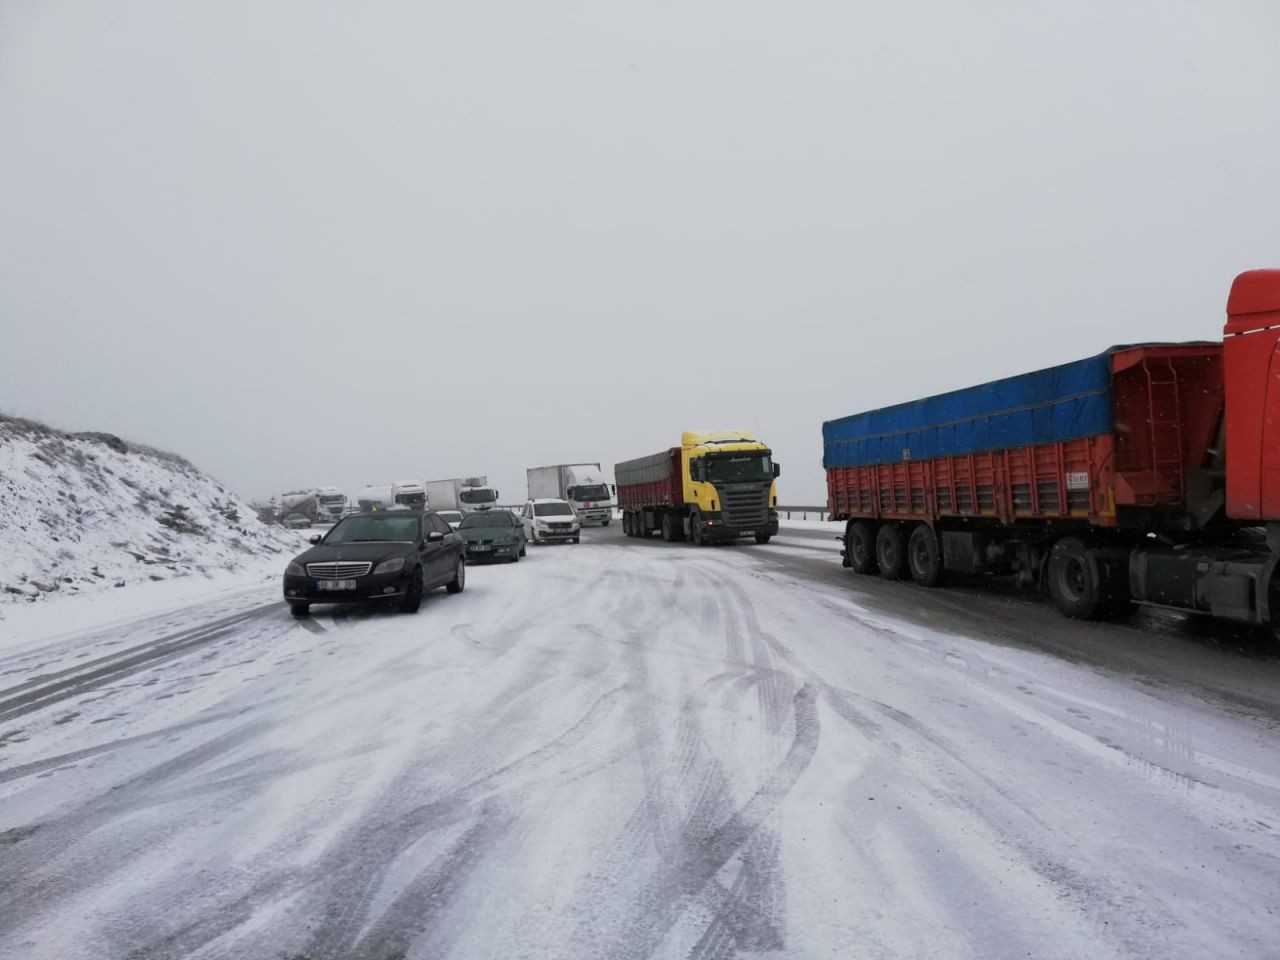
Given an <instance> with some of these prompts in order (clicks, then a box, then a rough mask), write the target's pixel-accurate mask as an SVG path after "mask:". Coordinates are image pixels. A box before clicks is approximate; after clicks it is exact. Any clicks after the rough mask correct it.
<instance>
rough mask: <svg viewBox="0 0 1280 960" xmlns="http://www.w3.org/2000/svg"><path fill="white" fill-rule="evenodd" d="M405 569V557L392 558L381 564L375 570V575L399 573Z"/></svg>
mask: <svg viewBox="0 0 1280 960" xmlns="http://www.w3.org/2000/svg"><path fill="white" fill-rule="evenodd" d="M403 569H404V557H392V558H391V559H390V560H383V561H382V562H381V563H380V564H378V565H377V566H376V567H374V568H373V572H374V573H375V574H379V573H399V572H400V571H401V570H403Z"/></svg>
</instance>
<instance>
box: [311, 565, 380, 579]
mask: <svg viewBox="0 0 1280 960" xmlns="http://www.w3.org/2000/svg"><path fill="white" fill-rule="evenodd" d="M372 566H373V564H372V563H369V562H367V561H365V562H355V561H353V562H350V563H308V564H307V576H309V577H315V578H316V579H317V580H349V579H351V578H352V577H363V576H364V575H365V574H366V573H368V572H369V568H370V567H372Z"/></svg>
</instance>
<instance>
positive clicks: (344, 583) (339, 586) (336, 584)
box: [316, 580, 356, 590]
mask: <svg viewBox="0 0 1280 960" xmlns="http://www.w3.org/2000/svg"><path fill="white" fill-rule="evenodd" d="M355 588H356V582H355V581H354V580H317V581H316V589H317V590H354V589H355Z"/></svg>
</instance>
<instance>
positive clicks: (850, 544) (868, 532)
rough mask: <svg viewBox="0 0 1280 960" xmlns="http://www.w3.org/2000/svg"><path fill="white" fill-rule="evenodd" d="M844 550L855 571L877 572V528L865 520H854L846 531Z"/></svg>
mask: <svg viewBox="0 0 1280 960" xmlns="http://www.w3.org/2000/svg"><path fill="white" fill-rule="evenodd" d="M844 552H845V557H846V558H847V559H848V561H849V567H850V569H851V570H853V572H854V573H861V574H870V573H875V572H876V528H875V525H874V524H870V523H867V521H865V520H854V521H852V522H851V523H850V524H849V528H848V529H847V530H845V532H844Z"/></svg>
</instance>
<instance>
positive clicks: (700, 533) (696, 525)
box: [689, 513, 707, 547]
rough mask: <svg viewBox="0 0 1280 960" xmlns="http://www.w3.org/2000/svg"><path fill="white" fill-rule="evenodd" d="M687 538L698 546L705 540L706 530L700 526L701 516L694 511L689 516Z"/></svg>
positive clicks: (703, 543) (702, 544)
mask: <svg viewBox="0 0 1280 960" xmlns="http://www.w3.org/2000/svg"><path fill="white" fill-rule="evenodd" d="M689 539H690V540H692V541H693V542H694V543H695V544H697V545H698V546H700V547H701V546H704V545H705V544H706V542H707V537H706V531H705V530H703V527H702V518H701V517H700V516H698V515H697V514H696V513H695V514H693V515H692V516H690V517H689Z"/></svg>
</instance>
